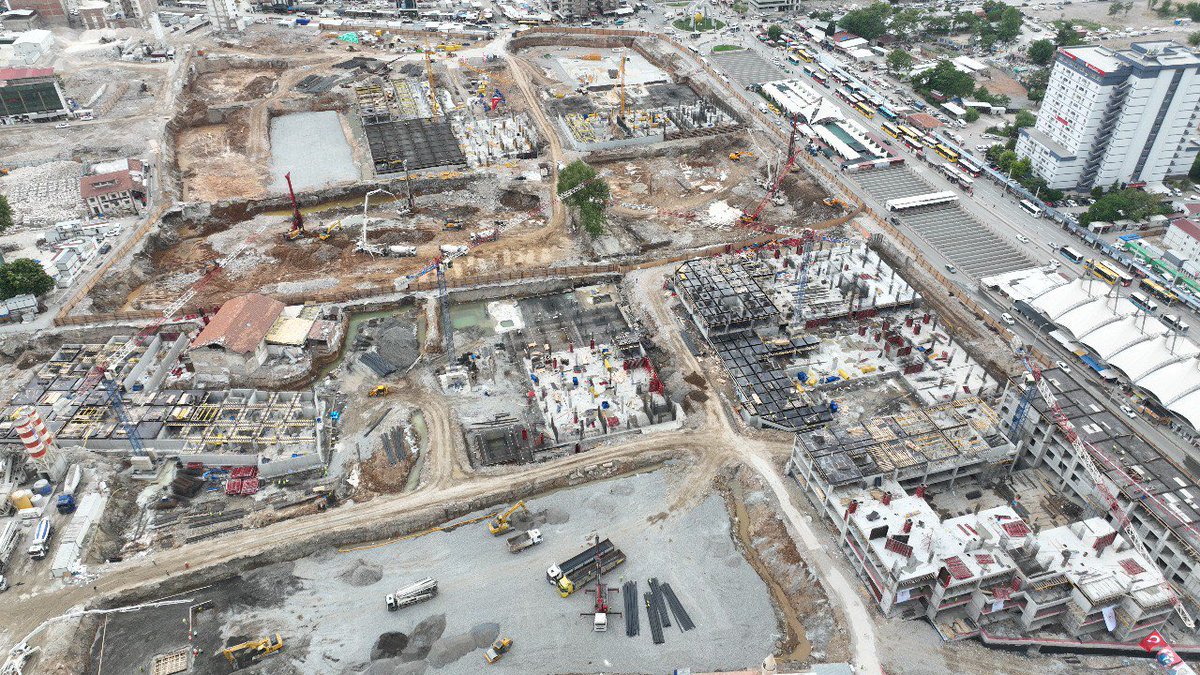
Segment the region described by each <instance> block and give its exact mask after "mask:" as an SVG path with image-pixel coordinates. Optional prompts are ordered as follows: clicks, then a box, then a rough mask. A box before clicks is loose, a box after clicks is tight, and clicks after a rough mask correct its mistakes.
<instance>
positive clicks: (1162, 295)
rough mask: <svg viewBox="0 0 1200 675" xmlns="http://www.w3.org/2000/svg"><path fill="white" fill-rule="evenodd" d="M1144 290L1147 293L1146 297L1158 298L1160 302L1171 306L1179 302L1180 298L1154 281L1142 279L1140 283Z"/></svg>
mask: <svg viewBox="0 0 1200 675" xmlns="http://www.w3.org/2000/svg"><path fill="white" fill-rule="evenodd" d="M1140 283H1141V286H1142V290H1143V291H1146V295H1149V296H1152V297H1154V298H1157V299H1158V300H1159V301H1161V302H1163V303H1165V304H1167V305H1171V304H1174V303H1176V302H1178V301H1179V296H1178V295H1175V294H1174V293H1172V292H1171V291H1169V290H1167V287H1166V286H1163V285H1162V284H1160V283H1158V282H1157V281H1155V280H1153V279H1142V281H1141V282H1140Z"/></svg>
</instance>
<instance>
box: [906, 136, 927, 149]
mask: <svg viewBox="0 0 1200 675" xmlns="http://www.w3.org/2000/svg"><path fill="white" fill-rule="evenodd" d="M904 147H906V148H908V149H909V150H912V151H913V152H924V151H925V144H924V143H922V142H921V141H918V140H917V139H915V138H912V137H911V136H904Z"/></svg>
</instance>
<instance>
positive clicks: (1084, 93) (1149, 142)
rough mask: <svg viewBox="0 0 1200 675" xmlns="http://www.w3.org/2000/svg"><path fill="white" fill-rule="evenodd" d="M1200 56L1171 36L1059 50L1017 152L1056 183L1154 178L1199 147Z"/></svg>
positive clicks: (1185, 164) (1180, 169)
mask: <svg viewBox="0 0 1200 675" xmlns="http://www.w3.org/2000/svg"><path fill="white" fill-rule="evenodd" d="M1197 120H1200V57H1197V55H1196V53H1194V52H1193V51H1191V50H1190V49H1187V48H1185V47H1182V46H1180V45H1177V44H1175V43H1173V42H1169V41H1161V42H1139V43H1134V44H1133V45H1131V46H1130V48H1129V49H1125V50H1121V51H1113V50H1110V49H1108V48H1106V47H1063V48H1060V49H1059V50H1058V54H1057V55H1056V57H1055V61H1054V67H1053V70H1052V71H1051V73H1050V81H1049V84H1048V85H1047V87H1046V96H1045V99H1044V100H1043V102H1042V109H1041V110H1040V111H1039V113H1038V118H1037V123H1036V124H1035V125H1034V126H1033V127H1030V128H1026V129H1022V130H1021V132H1020V135H1019V137H1018V139H1017V148H1016V151H1017V154H1018V155H1019V156H1021V157H1023V158H1028V159H1029V160H1030V162H1031V163H1032V165H1033V169H1034V171H1036V172H1037V174H1038V175H1040V176H1041V177H1043V178H1044V179H1046V182H1047V184H1048V185H1049V186H1050V187H1051V188H1055V189H1078V190H1090V189H1092V188H1093V187H1096V186H1100V187H1109V186H1111V185H1114V184H1139V183H1157V182H1161V181H1162V180H1163V179H1164V178H1167V177H1170V176H1179V175H1183V174H1186V173H1187V172H1188V169H1190V168H1191V165H1192V161H1193V160H1194V159H1195V158H1196V155H1197V153H1200V140H1198V139H1197V135H1196V123H1197Z"/></svg>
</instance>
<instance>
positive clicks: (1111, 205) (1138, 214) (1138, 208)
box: [1079, 189, 1169, 225]
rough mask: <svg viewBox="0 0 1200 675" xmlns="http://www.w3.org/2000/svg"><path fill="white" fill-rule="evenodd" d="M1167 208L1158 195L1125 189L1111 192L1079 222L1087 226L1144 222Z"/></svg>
mask: <svg viewBox="0 0 1200 675" xmlns="http://www.w3.org/2000/svg"><path fill="white" fill-rule="evenodd" d="M1165 208H1169V207H1166V206H1165V205H1164V203H1163V202H1162V201H1161V199H1160V198H1159V197H1158V196H1157V195H1153V194H1150V193H1149V192H1144V191H1142V190H1135V189H1124V190H1111V191H1109V192H1108V193H1106V194H1105V195H1104V196H1103V197H1101V198H1100V199H1097V200H1096V202H1095V203H1094V204H1092V205H1091V206H1089V207H1088V210H1087V212H1086V213H1084V214H1083V215H1082V216H1080V218H1079V222H1080V223H1082V224H1084V225H1087V224H1088V223H1091V222H1095V221H1098V220H1101V221H1105V222H1112V221H1114V220H1121V219H1123V218H1129V219H1130V220H1138V221H1140V220H1144V219H1146V218H1148V217H1150V216H1152V215H1154V214H1155V213H1160V212H1162V211H1163V210H1164V209H1165Z"/></svg>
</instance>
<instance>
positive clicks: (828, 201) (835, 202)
mask: <svg viewBox="0 0 1200 675" xmlns="http://www.w3.org/2000/svg"><path fill="white" fill-rule="evenodd" d="M821 203H822V204H824V205H825V206H833V207H838V208H845V206H846V202H844V201H842V200H840V199H838V198H837V197H826V198H825V199H822V200H821Z"/></svg>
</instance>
